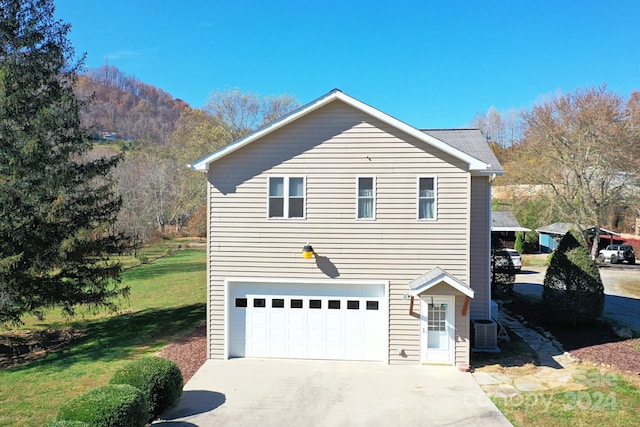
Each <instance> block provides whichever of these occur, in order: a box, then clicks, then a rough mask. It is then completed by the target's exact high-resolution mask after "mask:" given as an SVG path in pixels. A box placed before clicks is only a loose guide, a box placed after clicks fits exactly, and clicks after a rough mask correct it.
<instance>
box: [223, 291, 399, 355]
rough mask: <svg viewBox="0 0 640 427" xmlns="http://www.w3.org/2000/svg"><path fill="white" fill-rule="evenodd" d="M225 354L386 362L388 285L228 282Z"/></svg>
mask: <svg viewBox="0 0 640 427" xmlns="http://www.w3.org/2000/svg"><path fill="white" fill-rule="evenodd" d="M226 287H227V292H225V295H227V300H226V316H227V322H226V325H227V333H226V334H225V335H226V337H227V339H226V343H225V346H226V352H225V353H226V356H227V357H228V358H231V357H274V358H296V359H330V360H366V361H380V362H386V361H387V360H388V339H389V337H388V331H389V327H388V319H389V309H388V289H389V285H388V282H385V281H347V280H345V281H340V280H331V281H311V282H309V281H304V280H291V279H282V280H277V279H260V278H251V279H247V278H240V279H227V280H226Z"/></svg>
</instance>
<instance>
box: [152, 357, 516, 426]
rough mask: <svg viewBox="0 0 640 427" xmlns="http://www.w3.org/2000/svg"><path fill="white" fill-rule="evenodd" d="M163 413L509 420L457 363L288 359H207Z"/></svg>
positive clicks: (199, 422)
mask: <svg viewBox="0 0 640 427" xmlns="http://www.w3.org/2000/svg"><path fill="white" fill-rule="evenodd" d="M207 390H210V391H207ZM214 390H215V391H214ZM190 414H191V415H190ZM161 418H162V420H164V421H158V422H157V423H158V424H169V425H175V426H192V425H196V426H218V425H220V426H227V425H228V426H234V427H243V426H246V427H249V426H251V427H254V426H261V427H271V426H273V427H276V426H277V427H281V426H293V425H300V426H307V425H309V426H323V427H328V426H368V427H370V426H385V427H386V426H398V427H399V426H424V425H449V426H469V425H490V426H510V425H511V424H510V423H509V422H508V421H507V419H506V418H505V417H504V416H503V415H502V414H501V413H500V411H498V409H497V408H496V407H495V405H494V404H493V403H492V402H491V400H490V399H489V398H488V397H487V395H486V394H485V393H484V392H483V391H482V389H481V388H480V386H479V385H478V383H477V382H476V380H475V379H474V378H473V376H472V375H471V374H469V373H464V372H459V371H458V369H456V368H455V367H452V366H421V365H418V364H415V365H414V364H412V365H386V364H383V363H368V362H342V361H322V360H288V359H287V360H285V359H231V360H208V361H206V362H205V364H204V365H203V366H202V367H201V368H200V369H199V370H198V372H196V374H195V375H194V376H193V377H192V378H191V380H190V381H189V382H188V383H187V385H186V386H185V394H184V395H183V397H182V399H181V400H180V402H178V405H177V406H176V407H175V408H174V409H173V410H170V411H169V412H167V413H165V414H163V416H162V417H161ZM180 423H184V424H180Z"/></svg>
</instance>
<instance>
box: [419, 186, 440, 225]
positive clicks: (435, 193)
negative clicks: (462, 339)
mask: <svg viewBox="0 0 640 427" xmlns="http://www.w3.org/2000/svg"><path fill="white" fill-rule="evenodd" d="M421 179H433V218H420V180H421ZM416 219H417V220H418V221H437V220H438V177H437V176H434V175H420V176H418V177H417V178H416Z"/></svg>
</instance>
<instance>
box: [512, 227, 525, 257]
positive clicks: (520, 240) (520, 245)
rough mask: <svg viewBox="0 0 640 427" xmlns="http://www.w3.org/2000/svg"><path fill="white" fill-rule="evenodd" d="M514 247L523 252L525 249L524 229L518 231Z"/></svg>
mask: <svg viewBox="0 0 640 427" xmlns="http://www.w3.org/2000/svg"><path fill="white" fill-rule="evenodd" d="M513 249H515V250H516V251H518V253H523V250H524V233H523V232H522V231H518V232H517V233H516V241H515V243H514V244H513Z"/></svg>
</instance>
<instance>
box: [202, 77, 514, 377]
mask: <svg viewBox="0 0 640 427" xmlns="http://www.w3.org/2000/svg"><path fill="white" fill-rule="evenodd" d="M191 166H192V168H193V169H195V170H201V171H206V172H207V180H208V200H209V214H208V215H209V239H208V241H209V244H208V264H209V268H208V273H209V274H208V312H207V322H208V357H209V358H213V359H227V358H232V357H278V358H307V359H346V360H371V361H380V362H384V363H413V364H418V363H437V364H450V365H457V366H460V367H461V368H465V367H468V363H469V352H470V349H471V327H470V326H471V321H472V320H478V321H482V322H477V323H478V325H479V326H478V328H477V331H476V335H477V336H478V341H476V345H477V346H478V347H483V348H485V347H495V324H492V322H491V321H490V320H489V319H491V308H490V301H491V295H490V271H489V270H490V269H489V263H490V250H489V245H490V236H491V183H492V181H493V178H494V177H495V175H496V174H502V173H504V171H503V169H502V167H501V166H500V164H499V162H498V160H497V159H496V157H495V156H494V155H493V153H492V151H491V149H490V148H489V146H488V144H487V143H486V141H485V140H484V138H483V137H482V135H481V134H480V132H479V131H478V130H472V129H458V130H455V129H454V130H428V131H421V130H419V129H416V128H413V127H411V126H409V125H407V124H406V123H403V122H401V121H399V120H397V119H395V118H393V117H391V116H389V115H387V114H385V113H383V112H381V111H379V110H377V109H375V108H373V107H371V106H369V105H367V104H364V103H362V102H360V101H358V100H356V99H354V98H352V97H350V96H348V95H346V94H344V93H342V92H341V91H339V90H333V91H331V92H329V93H327V94H326V95H324V96H322V97H320V98H318V99H316V100H314V101H312V102H311V103H309V104H307V105H304V106H303V107H301V108H299V109H297V110H295V111H294V112H292V113H290V114H289V115H287V116H285V117H283V118H281V119H279V120H277V121H276V122H274V123H272V124H270V125H268V126H266V127H264V128H262V129H259V130H257V131H255V132H254V133H252V134H250V135H248V136H246V137H245V138H242V139H240V140H238V141H236V142H234V143H232V144H230V145H228V146H226V147H224V148H222V149H220V150H218V151H216V152H214V153H212V154H211V155H209V156H207V157H204V158H203V159H201V160H198V161H196V162H195V163H194V164H192V165H191ZM303 249H307V250H310V249H313V251H314V252H313V253H312V252H310V251H308V252H307V254H305V257H303V255H302V251H303ZM307 257H308V258H307ZM485 320H489V321H485ZM487 324H488V326H489V327H488V328H485V326H487ZM491 326H493V327H491Z"/></svg>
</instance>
